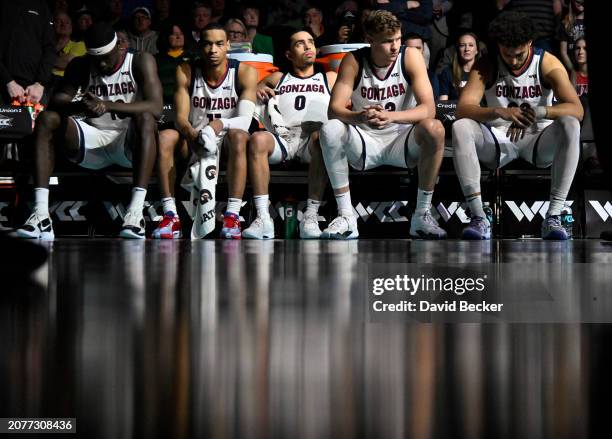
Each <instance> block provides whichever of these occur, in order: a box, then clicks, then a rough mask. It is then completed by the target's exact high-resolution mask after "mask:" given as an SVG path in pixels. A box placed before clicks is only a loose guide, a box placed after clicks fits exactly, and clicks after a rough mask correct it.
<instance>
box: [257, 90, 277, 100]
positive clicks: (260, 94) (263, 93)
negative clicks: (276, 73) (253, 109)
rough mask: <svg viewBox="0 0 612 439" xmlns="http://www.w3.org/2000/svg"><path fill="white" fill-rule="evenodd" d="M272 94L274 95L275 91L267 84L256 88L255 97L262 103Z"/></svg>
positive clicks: (271, 96)
mask: <svg viewBox="0 0 612 439" xmlns="http://www.w3.org/2000/svg"><path fill="white" fill-rule="evenodd" d="M274 96H276V93H275V92H274V90H272V89H271V88H270V87H268V86H263V87H261V88H258V89H257V99H258V100H259V101H261V102H263V103H264V104H265V103H266V102H268V101H269V100H270V99H271V98H273V97H274Z"/></svg>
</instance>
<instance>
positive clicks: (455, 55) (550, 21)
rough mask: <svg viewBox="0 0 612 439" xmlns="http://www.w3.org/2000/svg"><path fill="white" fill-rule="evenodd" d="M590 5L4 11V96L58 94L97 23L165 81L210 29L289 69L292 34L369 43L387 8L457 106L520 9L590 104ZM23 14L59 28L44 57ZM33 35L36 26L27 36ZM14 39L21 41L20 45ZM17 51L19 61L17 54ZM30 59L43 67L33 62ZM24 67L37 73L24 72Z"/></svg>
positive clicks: (534, 2)
mask: <svg viewBox="0 0 612 439" xmlns="http://www.w3.org/2000/svg"><path fill="white" fill-rule="evenodd" d="M584 2H585V0H483V1H479V2H473V1H469V0H409V1H404V0H363V1H359V2H358V1H354V0H345V1H335V2H323V1H321V0H318V1H317V0H312V2H310V3H307V2H306V1H305V0H295V1H293V0H291V1H290V0H272V1H269V2H263V1H258V0H248V1H244V0H242V1H241V0H207V1H204V2H200V1H197V2H194V1H188V0H173V1H170V0H106V1H83V0H50V1H45V0H36V1H34V0H24V1H22V2H18V4H17V3H15V2H2V9H0V13H1V14H2V16H1V17H0V18H1V19H2V24H3V28H2V34H3V35H4V37H3V38H2V41H1V42H0V44H1V45H2V47H1V58H0V74H1V75H2V77H3V79H4V80H5V82H4V84H5V87H3V89H2V94H3V95H4V101H7V100H8V99H9V98H13V97H15V96H17V97H19V96H23V95H24V94H25V90H26V89H27V88H28V87H30V86H32V85H33V84H37V83H38V84H40V87H41V88H42V89H43V93H44V90H46V89H45V87H47V86H52V85H53V83H54V81H56V79H57V77H60V76H62V74H63V71H64V69H65V67H66V65H67V64H68V62H69V61H70V60H71V59H72V58H74V57H76V56H81V55H83V54H84V53H85V51H84V45H83V43H82V35H83V32H84V31H85V30H86V29H87V28H88V27H90V26H91V25H92V23H94V22H96V21H107V22H110V23H112V25H113V27H114V28H115V30H116V31H118V36H119V40H120V44H122V45H126V44H127V45H128V46H129V50H132V51H135V52H138V51H146V52H149V53H151V54H153V55H158V56H157V59H158V61H159V62H160V71H163V72H164V73H162V74H163V75H167V76H171V75H170V74H169V72H171V70H172V67H171V66H172V65H174V64H175V63H176V62H177V60H182V59H184V58H188V57H192V56H197V53H198V51H199V40H200V33H201V30H202V29H203V28H204V27H205V26H206V25H207V24H209V23H211V22H219V23H221V24H223V25H224V26H225V28H226V30H227V31H228V36H229V39H230V40H231V42H232V43H233V47H234V48H235V49H236V50H250V51H252V52H255V53H267V54H270V55H276V56H275V64H277V65H280V66H282V65H283V61H284V50H278V47H279V44H281V43H282V40H283V37H284V35H285V33H286V30H287V27H302V28H305V29H308V30H310V32H311V33H312V34H313V36H314V37H315V42H316V45H317V47H319V48H320V47H322V46H325V45H330V44H346V43H363V42H364V41H365V36H364V34H363V30H362V26H361V23H362V22H363V20H364V19H365V17H367V15H368V14H369V13H370V12H371V11H372V10H375V9H385V10H388V11H391V12H393V13H394V14H396V15H397V17H398V18H399V19H400V21H401V23H402V32H403V37H404V38H403V39H404V42H405V44H407V45H415V47H418V48H419V49H420V50H421V51H422V53H423V56H424V57H425V60H426V62H427V63H428V66H429V69H430V79H431V80H432V84H433V85H434V87H433V88H434V92H435V93H436V98H437V99H451V100H453V99H457V98H458V96H459V94H460V92H461V88H462V86H463V84H465V81H466V78H467V75H468V74H469V71H470V70H471V68H472V66H473V65H474V63H475V62H476V60H477V59H478V57H480V56H485V55H486V54H487V44H486V42H487V34H486V23H488V22H490V21H491V19H493V18H494V16H495V15H496V14H497V13H499V12H500V11H502V10H519V11H522V12H524V13H526V14H527V15H529V16H530V17H531V18H532V20H533V21H534V22H535V23H536V24H537V28H538V30H539V35H538V37H537V39H536V41H534V45H535V46H536V47H539V48H543V49H545V50H548V51H550V52H552V53H554V54H555V55H557V56H558V57H559V58H560V59H561V60H562V62H563V64H564V65H565V66H566V68H567V71H568V74H570V76H571V77H572V79H573V81H574V83H575V84H576V87H577V90H578V91H579V93H580V94H581V95H585V94H586V92H587V90H588V71H587V67H586V44H585V42H584V32H585V29H584V27H585V26H584V14H585V4H584ZM26 5H30V6H32V7H34V8H35V9H36V10H38V9H40V10H41V11H43V10H44V14H43V15H45V16H48V17H50V18H49V21H52V22H53V26H52V27H51V28H50V29H46V28H45V32H44V33H38V34H36V35H37V36H39V37H41V38H43V39H44V41H43V42H42V44H38V48H37V50H36V51H33V52H30V51H21V50H20V49H19V47H21V45H22V44H31V41H29V40H31V39H32V38H33V35H32V34H31V32H30V30H33V29H36V26H41V24H40V23H38V24H36V23H24V25H23V26H22V28H21V29H17V30H16V33H13V34H10V35H9V31H8V30H11V29H15V28H16V27H17V23H19V21H18V20H19V19H18V17H20V15H23V14H24V13H26V14H27V9H24V8H25V7H26ZM24 11H25V12H24ZM43 15H41V16H43ZM28 26H30V27H31V28H30V30H28ZM43 27H44V26H43ZM22 34H27V35H22ZM20 35H21V36H20ZM16 39H21V40H22V41H19V42H18V43H15V40H16ZM179 42H180V45H179ZM279 42H280V43H279ZM179 46H180V47H179ZM275 46H276V47H277V51H276V52H275V50H274V47H275ZM280 47H282V45H281V46H280ZM17 50H19V53H18V55H19V56H17V53H15V51H17ZM47 51H48V52H47ZM21 58H23V59H21ZM29 58H36V59H32V60H31V61H29ZM43 61H44V63H43ZM41 63H42V64H41ZM26 66H28V67H27V68H26ZM34 66H36V67H34ZM24 68H26V70H28V69H29V70H30V71H27V72H24V71H23V69H24ZM54 78H55V79H54ZM37 80H39V81H38V82H37ZM35 88H37V90H35V91H37V92H40V88H38V86H35ZM22 90H23V91H22ZM168 90H169V89H168ZM41 99H42V97H41Z"/></svg>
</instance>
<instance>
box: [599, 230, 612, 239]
mask: <svg viewBox="0 0 612 439" xmlns="http://www.w3.org/2000/svg"><path fill="white" fill-rule="evenodd" d="M599 237H600V238H601V239H603V240H604V241H612V230H604V231H603V232H601V235H600V236H599Z"/></svg>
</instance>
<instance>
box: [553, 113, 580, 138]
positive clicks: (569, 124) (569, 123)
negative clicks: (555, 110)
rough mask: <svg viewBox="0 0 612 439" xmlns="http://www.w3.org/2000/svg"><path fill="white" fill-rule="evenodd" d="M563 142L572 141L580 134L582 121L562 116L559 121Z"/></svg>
mask: <svg viewBox="0 0 612 439" xmlns="http://www.w3.org/2000/svg"><path fill="white" fill-rule="evenodd" d="M557 123H558V124H559V127H560V130H561V135H562V136H563V138H564V139H563V140H567V141H571V140H573V139H574V138H576V137H577V136H578V135H579V134H578V133H580V121H579V120H578V119H577V118H575V117H574V116H561V117H560V118H558V119H557Z"/></svg>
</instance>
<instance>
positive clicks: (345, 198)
mask: <svg viewBox="0 0 612 439" xmlns="http://www.w3.org/2000/svg"><path fill="white" fill-rule="evenodd" d="M336 203H338V215H341V216H353V203H352V202H351V191H348V192H344V193H343V194H336Z"/></svg>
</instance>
